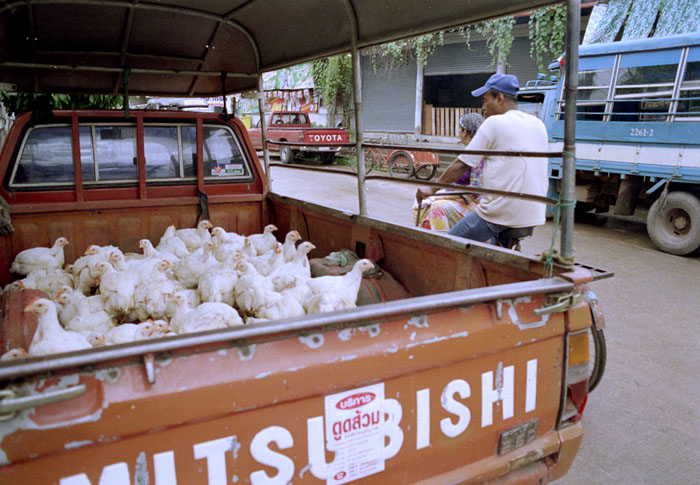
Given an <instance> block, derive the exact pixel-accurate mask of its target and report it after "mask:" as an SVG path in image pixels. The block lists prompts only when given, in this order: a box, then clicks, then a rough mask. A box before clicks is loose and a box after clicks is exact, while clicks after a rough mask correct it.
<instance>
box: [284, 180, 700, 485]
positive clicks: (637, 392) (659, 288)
mask: <svg viewBox="0 0 700 485" xmlns="http://www.w3.org/2000/svg"><path fill="white" fill-rule="evenodd" d="M271 175H272V191H273V192H276V193H279V194H282V195H288V196H291V197H296V198H300V199H304V200H309V201H311V202H316V203H320V204H324V205H327V206H331V207H335V208H338V209H342V210H346V211H353V212H357V211H358V201H357V182H356V179H355V178H354V177H351V176H345V175H334V174H327V173H316V172H308V171H300V170H294V169H290V168H286V167H272V168H271ZM366 194H367V208H368V213H369V215H371V216H374V217H377V218H380V219H384V220H388V221H392V222H395V223H399V224H404V225H408V226H413V217H412V215H411V204H412V201H413V197H414V194H415V186H411V185H404V184H400V183H396V182H391V181H386V182H385V181H368V182H367V190H366ZM644 217H645V214H644V213H643V212H641V211H638V213H637V214H635V216H630V217H614V216H605V215H596V214H588V215H586V217H585V218H582V219H580V220H577V222H576V225H575V230H574V234H575V235H574V245H575V248H576V259H577V260H578V261H580V262H583V263H586V264H589V265H592V266H595V267H599V268H604V269H608V270H611V271H614V272H615V277H614V278H610V279H606V280H601V281H598V282H595V283H593V284H591V288H592V289H593V291H595V293H596V294H597V295H598V297H599V298H600V301H601V304H602V307H603V310H604V313H605V318H606V322H607V326H606V329H605V336H606V339H607V347H608V363H607V367H606V370H605V374H604V376H603V379H602V382H601V383H600V385H599V386H598V388H597V389H595V390H594V391H593V393H592V394H591V395H590V396H589V400H588V404H587V406H586V409H585V411H584V417H583V424H584V428H585V436H584V439H583V444H582V445H581V449H580V451H579V453H578V456H577V458H576V460H575V461H574V464H573V466H572V468H571V470H570V472H569V474H568V475H567V476H565V477H564V478H563V479H561V480H558V481H557V484H561V485H579V484H581V485H584V484H585V485H589V484H664V485H665V484H689V483H700V478H698V476H699V473H698V472H700V449H699V448H698V444H699V443H700V382H699V378H698V375H699V374H700V328H698V327H700V255H699V254H693V255H691V256H689V257H680V256H673V255H669V254H665V253H662V252H660V251H658V250H657V249H655V247H654V245H653V244H652V243H651V241H650V240H649V238H648V237H647V234H646V229H645V226H644ZM552 230H553V228H552V223H551V222H548V223H547V224H546V225H545V226H542V227H539V228H537V229H536V230H535V234H534V235H533V236H532V237H531V238H528V239H526V240H525V241H524V244H523V251H524V252H528V253H532V254H536V253H539V252H540V251H542V250H543V249H545V248H548V247H549V246H550V244H551V238H552Z"/></svg>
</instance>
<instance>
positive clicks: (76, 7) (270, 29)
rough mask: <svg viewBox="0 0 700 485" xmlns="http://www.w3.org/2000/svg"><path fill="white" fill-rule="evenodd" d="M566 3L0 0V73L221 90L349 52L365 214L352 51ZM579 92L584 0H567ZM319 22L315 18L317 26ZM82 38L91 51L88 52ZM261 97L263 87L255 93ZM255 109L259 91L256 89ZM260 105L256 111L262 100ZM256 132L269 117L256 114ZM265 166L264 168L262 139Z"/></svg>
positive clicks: (570, 146) (114, 87)
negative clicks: (279, 70) (293, 66)
mask: <svg viewBox="0 0 700 485" xmlns="http://www.w3.org/2000/svg"><path fill="white" fill-rule="evenodd" d="M556 3H562V2H561V1H551V0H470V1H465V0H415V1H407V0H377V1H369V0H300V1H297V2H291V1H288V0H198V1H197V2H186V1H184V0H15V1H8V2H5V3H4V4H3V5H2V6H0V83H8V84H10V85H14V86H16V89H17V90H18V91H29V92H53V93H98V94H118V93H120V91H124V94H126V93H129V94H132V95H159V96H167V95H171V96H212V95H215V96H219V95H221V94H222V93H227V94H228V93H232V92H241V91H246V90H259V91H261V88H262V82H261V77H262V73H263V72H266V71H270V70H274V69H279V68H282V67H288V66H292V65H296V64H299V63H301V62H305V61H309V60H313V59H318V58H322V57H326V56H330V55H335V54H340V53H347V52H350V53H351V55H352V58H353V85H354V102H355V116H356V128H357V129H356V132H357V140H356V149H357V153H358V172H359V174H358V179H357V180H358V194H359V207H360V214H361V215H365V214H366V212H367V210H366V200H365V190H364V186H365V176H364V153H363V150H362V146H363V140H362V85H361V79H362V77H361V72H360V56H359V50H360V49H362V48H365V47H369V46H373V45H377V44H381V43H384V42H389V41H394V40H398V39H403V38H406V37H411V36H415V35H420V34H425V33H430V32H436V31H441V30H446V29H450V28H454V27H459V26H462V25H465V24H470V23H477V22H482V21H484V20H489V19H492V18H496V17H501V16H504V15H512V14H515V13H519V12H523V11H529V10H533V9H537V8H539V7H543V6H547V5H552V4H556ZM566 3H567V7H568V14H567V22H568V25H567V64H566V71H567V76H566V86H565V90H566V93H567V99H575V97H576V96H575V95H576V88H577V86H576V84H577V82H578V79H577V76H576V75H575V74H576V72H577V67H578V42H579V38H578V37H579V30H580V8H581V2H580V0H576V1H574V0H567V2H566ZM319 26H322V27H321V28H319ZM86 46H87V47H88V49H87V50H86ZM259 95H260V96H261V95H262V93H261V92H259ZM259 104H260V106H261V108H262V100H261V99H259ZM575 110H576V107H575V103H567V104H566V108H565V138H564V156H563V178H564V186H563V190H562V201H564V204H563V205H562V206H561V207H560V208H561V210H562V221H563V224H562V238H561V254H562V256H563V257H564V258H569V259H572V258H573V241H572V238H573V202H572V199H573V187H574V161H575V152H574V135H575V118H576V112H575ZM261 114H263V115H264V113H263V111H262V109H261ZM261 120H262V121H261V126H262V132H263V133H262V134H263V139H265V129H266V127H265V119H264V116H261ZM263 147H264V152H265V168H266V171H267V173H268V174H269V169H270V165H269V155H268V152H267V147H266V143H265V142H264V144H263Z"/></svg>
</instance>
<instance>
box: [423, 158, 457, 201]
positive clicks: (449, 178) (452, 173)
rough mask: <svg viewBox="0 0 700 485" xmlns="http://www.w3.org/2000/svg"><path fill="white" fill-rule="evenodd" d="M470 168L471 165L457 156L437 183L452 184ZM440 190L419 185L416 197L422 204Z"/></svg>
mask: <svg viewBox="0 0 700 485" xmlns="http://www.w3.org/2000/svg"><path fill="white" fill-rule="evenodd" d="M468 168H469V166H468V165H466V164H465V163H464V162H462V161H460V159H459V158H455V159H454V161H453V162H452V163H450V166H449V167H447V170H445V172H444V173H443V174H442V175H441V176H440V178H439V179H437V183H439V184H451V183H453V182H456V181H457V180H458V179H459V178H460V177H461V176H462V175H463V174H464V172H466V171H467V169H468ZM438 190H439V189H437V188H435V187H425V186H424V187H418V190H417V191H416V199H417V200H418V203H419V204H420V201H421V200H423V199H426V198H428V197H430V196H431V195H433V194H434V193H435V192H437V191H438Z"/></svg>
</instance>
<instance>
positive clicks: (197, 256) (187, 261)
mask: <svg viewBox="0 0 700 485" xmlns="http://www.w3.org/2000/svg"><path fill="white" fill-rule="evenodd" d="M215 248H216V243H215V242H214V241H209V242H208V243H206V244H205V245H204V248H203V250H202V252H201V253H199V252H194V253H190V254H188V255H187V256H183V258H182V259H180V261H178V263H177V265H176V266H175V272H174V274H175V277H176V278H177V280H178V281H179V282H180V283H182V284H183V285H185V286H186V287H187V288H196V287H197V284H198V283H199V278H200V277H201V276H202V275H203V274H205V273H207V272H208V271H209V270H210V269H211V268H213V267H215V266H217V265H218V264H219V262H218V261H217V259H216V258H215V257H214V255H213V250H214V249H215Z"/></svg>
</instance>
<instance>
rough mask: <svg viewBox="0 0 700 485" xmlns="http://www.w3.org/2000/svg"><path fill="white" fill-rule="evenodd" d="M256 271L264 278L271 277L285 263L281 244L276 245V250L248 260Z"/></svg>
mask: <svg viewBox="0 0 700 485" xmlns="http://www.w3.org/2000/svg"><path fill="white" fill-rule="evenodd" d="M248 262H249V263H250V264H252V265H253V266H254V267H255V269H257V270H258V273H260V274H261V275H263V276H269V275H270V273H272V272H273V271H274V270H275V269H277V268H278V267H280V266H282V264H283V263H284V253H283V247H282V244H280V243H275V248H274V249H273V250H272V251H271V252H269V253H265V254H263V255H260V256H257V257H255V258H250V259H248Z"/></svg>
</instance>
